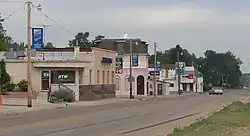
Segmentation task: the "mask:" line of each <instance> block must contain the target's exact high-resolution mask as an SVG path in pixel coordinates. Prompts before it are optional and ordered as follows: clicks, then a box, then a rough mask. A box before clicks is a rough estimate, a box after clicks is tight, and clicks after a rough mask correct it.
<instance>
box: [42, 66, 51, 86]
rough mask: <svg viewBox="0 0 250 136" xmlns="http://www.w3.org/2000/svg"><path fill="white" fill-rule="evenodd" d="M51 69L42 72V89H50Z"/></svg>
mask: <svg viewBox="0 0 250 136" xmlns="http://www.w3.org/2000/svg"><path fill="white" fill-rule="evenodd" d="M49 75H50V74H49V71H42V72H41V90H49V86H50V85H49V80H50V76H49Z"/></svg>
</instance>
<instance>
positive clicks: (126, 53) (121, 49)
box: [98, 38, 149, 96]
mask: <svg viewBox="0 0 250 136" xmlns="http://www.w3.org/2000/svg"><path fill="white" fill-rule="evenodd" d="M130 40H131V41H130ZM98 43H99V47H100V48H103V49H109V50H113V51H116V52H117V54H116V60H117V61H116V66H117V67H116V94H117V96H128V95H129V93H130V81H129V79H130V78H129V77H130V61H131V62H132V78H131V79H132V94H133V95H147V89H146V88H147V78H148V57H149V54H148V45H149V44H148V43H147V42H146V41H143V40H141V39H140V38H131V39H128V38H108V39H103V40H100V41H98ZM130 43H131V44H132V49H131V50H130ZM130 51H131V52H130ZM130 55H132V59H131V60H130Z"/></svg>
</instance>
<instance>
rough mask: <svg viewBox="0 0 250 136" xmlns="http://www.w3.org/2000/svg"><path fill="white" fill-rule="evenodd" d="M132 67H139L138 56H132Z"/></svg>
mask: <svg viewBox="0 0 250 136" xmlns="http://www.w3.org/2000/svg"><path fill="white" fill-rule="evenodd" d="M132 66H133V67H138V55H132Z"/></svg>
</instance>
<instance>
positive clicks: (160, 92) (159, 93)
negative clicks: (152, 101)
mask: <svg viewBox="0 0 250 136" xmlns="http://www.w3.org/2000/svg"><path fill="white" fill-rule="evenodd" d="M157 90H158V92H157V93H158V95H163V90H162V84H157Z"/></svg>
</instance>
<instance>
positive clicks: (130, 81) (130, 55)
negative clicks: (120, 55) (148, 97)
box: [129, 39, 133, 99]
mask: <svg viewBox="0 0 250 136" xmlns="http://www.w3.org/2000/svg"><path fill="white" fill-rule="evenodd" d="M129 52H130V54H129V59H130V63H129V84H130V86H129V98H130V99H133V95H132V40H131V39H130V40H129Z"/></svg>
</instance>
